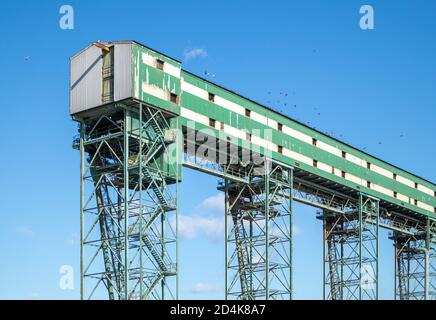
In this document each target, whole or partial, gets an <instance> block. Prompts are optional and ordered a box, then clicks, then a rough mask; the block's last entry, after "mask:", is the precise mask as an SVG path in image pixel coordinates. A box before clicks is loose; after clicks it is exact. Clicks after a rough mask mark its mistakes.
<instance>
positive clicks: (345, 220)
mask: <svg viewBox="0 0 436 320" xmlns="http://www.w3.org/2000/svg"><path fill="white" fill-rule="evenodd" d="M356 203H357V206H351V207H350V208H348V211H345V212H342V213H338V212H331V211H327V210H324V211H322V212H321V214H320V216H319V218H320V219H322V220H323V234H324V236H323V239H324V245H323V248H324V266H323V270H324V272H323V274H324V282H323V284H324V296H323V297H324V300H376V299H378V234H379V201H378V200H377V199H375V198H372V197H370V196H367V195H365V194H362V193H360V194H359V199H358V201H356Z"/></svg>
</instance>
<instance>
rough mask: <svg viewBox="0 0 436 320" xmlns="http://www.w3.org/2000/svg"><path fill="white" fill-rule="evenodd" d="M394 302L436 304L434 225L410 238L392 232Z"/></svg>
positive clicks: (428, 224) (430, 224) (429, 223)
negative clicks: (426, 301) (433, 302)
mask: <svg viewBox="0 0 436 320" xmlns="http://www.w3.org/2000/svg"><path fill="white" fill-rule="evenodd" d="M392 239H393V240H394V244H395V299H397V300H436V243H435V242H436V222H434V221H432V220H430V219H428V220H427V224H426V225H425V226H421V227H420V228H418V229H417V230H415V232H414V233H413V234H405V233H401V232H394V234H393V237H392Z"/></svg>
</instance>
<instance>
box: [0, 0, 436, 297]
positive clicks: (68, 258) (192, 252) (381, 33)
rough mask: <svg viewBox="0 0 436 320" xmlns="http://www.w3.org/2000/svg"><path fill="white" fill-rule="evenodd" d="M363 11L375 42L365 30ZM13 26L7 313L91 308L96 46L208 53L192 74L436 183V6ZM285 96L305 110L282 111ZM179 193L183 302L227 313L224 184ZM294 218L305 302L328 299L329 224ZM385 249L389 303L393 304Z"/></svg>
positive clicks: (258, 6) (169, 12) (5, 228)
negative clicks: (64, 271) (83, 54)
mask: <svg viewBox="0 0 436 320" xmlns="http://www.w3.org/2000/svg"><path fill="white" fill-rule="evenodd" d="M236 2H237V4H236ZM63 4H71V5H72V6H73V8H74V9H75V28H74V30H61V29H60V28H59V19H60V16H61V15H60V14H59V8H60V6H61V5H63ZM363 4H371V5H373V7H374V10H375V30H371V31H363V30H361V29H360V28H359V25H358V22H359V18H360V15H359V8H360V6H361V5H363ZM0 10H1V11H0V34H1V41H2V46H1V51H0V52H1V53H0V55H1V59H0V70H1V73H0V74H1V77H0V88H1V89H0V90H1V95H0V103H1V109H2V119H3V121H2V123H1V126H0V132H1V135H2V138H1V139H0V150H1V157H0V164H1V169H0V179H1V180H0V195H1V196H0V197H1V203H2V205H1V208H0V214H1V218H2V219H1V220H0V221H1V222H0V225H1V230H2V232H1V233H0V252H1V259H0V260H1V264H0V298H19V299H31V298H38V299H47V298H56V299H67V298H68V299H76V298H78V297H79V287H78V280H79V279H78V275H79V269H78V262H79V247H78V243H77V240H78V236H77V235H78V232H79V154H78V152H77V151H75V150H73V149H72V148H71V141H72V137H73V135H75V134H76V124H75V123H73V122H72V121H71V119H70V117H69V114H68V104H69V91H68V90H69V69H68V58H69V57H70V56H71V55H73V54H74V53H76V52H77V51H79V50H80V49H82V48H83V47H85V46H86V45H87V44H89V43H90V42H92V41H95V40H120V39H133V40H137V41H139V42H142V43H144V44H146V45H148V46H150V47H152V48H155V49H157V50H160V51H163V52H164V53H166V54H168V55H170V56H173V57H175V58H178V59H180V60H183V59H184V52H186V51H187V50H191V49H195V48H201V49H203V50H204V51H205V52H207V55H205V56H198V57H196V58H192V59H189V60H188V61H184V63H183V66H184V68H185V69H187V70H189V71H192V72H194V73H197V74H200V75H202V74H203V73H204V71H205V70H207V71H208V72H210V73H211V74H215V78H214V79H213V80H214V81H216V82H218V83H220V84H223V85H224V86H226V87H229V88H231V89H233V90H235V91H237V92H240V93H242V94H244V95H246V96H249V97H251V98H253V99H255V100H258V101H260V102H262V103H265V104H268V105H271V106H272V107H277V108H281V109H283V112H284V113H287V114H288V115H289V116H291V117H294V118H296V119H298V120H300V121H303V122H308V121H309V122H311V124H312V125H315V126H316V127H317V128H319V129H321V130H323V131H329V132H331V131H332V132H333V134H334V135H335V136H337V137H340V138H341V139H343V140H345V141H346V142H348V143H350V144H352V145H355V146H357V147H360V148H364V147H365V148H366V150H367V151H368V152H369V153H371V154H374V155H375V156H378V157H380V158H383V159H385V160H387V161H389V162H392V163H394V164H396V165H398V166H400V167H402V168H405V169H407V170H410V171H412V172H414V173H416V174H418V175H421V176H423V177H424V178H427V179H429V180H430V181H433V182H434V181H436V170H435V167H434V165H435V160H434V159H435V158H436V148H435V147H436V143H435V141H434V138H435V120H436V90H435V88H436V59H435V57H436V45H435V41H436V19H434V14H435V12H436V2H434V1H427V0H421V1H404V0H398V1H375V0H367V1H351V0H342V1H323V0H320V1H308V0H305V1H286V2H285V1H283V2H273V1H265V2H261V1H229V2H228V3H225V2H224V1H219V2H218V1H214V2H211V1H198V2H194V1H174V2H171V1H166V2H159V1H127V0H125V1H119V2H115V1H68V2H67V1H19V2H17V1H2V3H1V5H0ZM281 91H283V92H286V91H287V92H290V93H292V94H290V97H289V100H288V102H289V103H288V105H294V104H296V105H297V108H290V107H286V108H283V107H280V106H279V104H278V103H277V100H280V96H279V92H281ZM268 92H271V94H268ZM318 113H320V115H318ZM402 134H403V135H404V137H402V138H400V135H402ZM379 142H381V144H379ZM194 182H195V183H194ZM181 189H182V191H181V197H180V203H181V208H182V210H181V214H182V219H185V221H187V222H191V221H196V222H195V224H194V225H191V228H190V229H189V228H188V229H186V230H184V234H183V240H182V241H181V261H180V262H181V298H187V299H191V298H200V297H201V298H222V297H223V271H224V270H223V254H224V253H223V252H224V251H223V241H224V240H223V236H222V234H220V233H217V232H214V228H213V227H211V226H216V225H218V226H219V225H220V224H221V225H222V218H223V216H222V212H220V211H219V210H217V208H216V206H215V205H213V204H214V203H220V201H219V200H220V199H219V196H217V195H218V192H217V191H216V179H215V178H213V177H207V176H204V175H201V174H199V173H196V172H192V171H188V170H186V171H185V173H184V181H183V184H182V188H181ZM217 200H218V201H217ZM218 208H219V207H218ZM295 211H296V213H295V214H296V216H295V224H296V226H297V229H298V232H297V234H296V236H295V279H296V280H295V281H296V283H295V296H296V298H313V299H319V298H321V297H322V286H321V283H322V233H321V224H320V222H319V221H318V220H316V219H315V209H313V208H310V207H304V206H301V205H298V206H297V207H296V210H295ZM387 237H388V234H387V232H383V233H382V234H381V239H382V240H383V241H382V245H381V248H382V250H381V251H382V252H381V261H380V264H381V268H382V273H381V297H382V298H386V299H390V298H392V297H393V264H394V260H393V249H392V243H391V242H390V241H389V240H388V239H387ZM64 264H68V265H72V266H73V267H74V268H75V270H76V273H75V276H76V278H75V284H76V286H75V289H74V290H61V289H60V288H59V285H58V282H59V277H60V275H59V267H60V266H61V265H64Z"/></svg>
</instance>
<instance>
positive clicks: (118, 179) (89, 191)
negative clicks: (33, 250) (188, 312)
mask: <svg viewBox="0 0 436 320" xmlns="http://www.w3.org/2000/svg"><path fill="white" fill-rule="evenodd" d="M174 119H175V118H173V119H172V116H170V115H168V114H164V113H162V111H160V110H158V109H154V108H151V107H149V106H146V105H143V104H139V105H135V106H134V107H132V106H127V105H122V104H116V105H112V106H111V109H110V112H109V111H105V112H103V113H101V114H97V115H95V116H93V117H89V118H84V119H82V120H81V123H80V140H79V149H80V158H81V179H80V180H81V181H80V189H81V196H80V197H81V204H80V207H81V232H80V245H81V298H82V299H93V298H96V299H102V298H105V297H106V298H109V299H111V300H114V299H116V300H120V299H123V300H124V299H126V300H130V299H176V298H177V183H178V172H179V170H178V163H177V160H176V161H174V163H170V162H168V161H165V160H168V159H169V158H168V157H169V152H170V150H169V149H170V148H169V146H170V145H171V144H172V143H174V141H175V139H177V137H172V139H169V136H171V135H169V133H171V132H174V131H171V122H172V121H174ZM176 150H177V148H176ZM176 152H177V151H176ZM85 157H86V158H85ZM176 159H178V158H177V156H176Z"/></svg>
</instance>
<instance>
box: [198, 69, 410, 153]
mask: <svg viewBox="0 0 436 320" xmlns="http://www.w3.org/2000/svg"><path fill="white" fill-rule="evenodd" d="M204 76H205V77H210V78H215V74H214V73H211V72H209V71H207V70H206V71H204ZM267 94H268V97H269V98H268V100H267V101H266V105H267V106H268V107H269V108H271V109H273V110H275V111H278V112H280V113H282V114H285V115H287V113H288V112H289V110H291V109H289V108H293V109H297V108H298V106H297V104H290V103H289V102H288V98H289V97H290V96H295V94H296V92H295V91H292V92H291V93H288V92H284V91H279V92H278V94H279V97H278V99H274V98H273V97H272V95H273V92H272V91H268V92H267ZM313 111H314V112H315V115H316V117H321V112H320V111H319V110H318V108H316V107H314V108H313ZM292 117H293V118H294V119H296V120H297V121H299V122H301V123H304V124H305V125H307V126H308V127H310V128H312V129H314V130H318V131H320V132H322V133H324V134H326V135H328V136H331V137H333V138H337V139H340V140H342V138H343V135H342V134H336V133H335V132H333V131H322V130H321V129H319V128H317V127H316V126H315V125H314V124H313V123H311V122H310V121H302V120H300V119H298V118H296V117H295V115H293V116H292ZM398 137H399V138H404V137H405V135H404V133H400V134H399V135H398ZM382 144H383V143H382V141H378V142H377V145H382ZM361 149H362V150H365V151H366V150H367V149H368V148H367V146H364V147H362V148H361Z"/></svg>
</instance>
